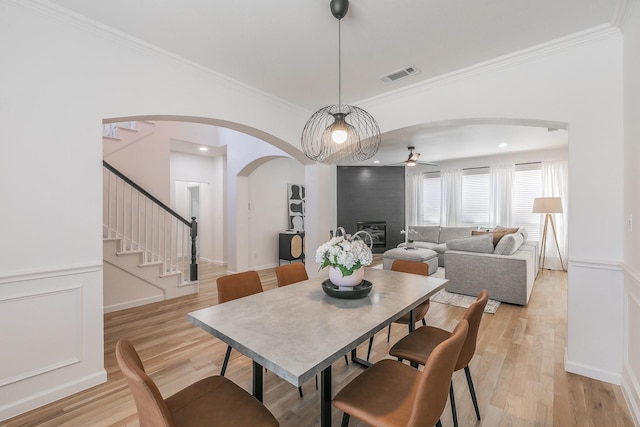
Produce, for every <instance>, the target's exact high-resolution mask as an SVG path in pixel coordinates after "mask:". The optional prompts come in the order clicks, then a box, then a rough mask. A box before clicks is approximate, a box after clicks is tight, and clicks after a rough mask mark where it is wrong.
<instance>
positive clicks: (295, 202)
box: [287, 184, 305, 231]
mask: <svg viewBox="0 0 640 427" xmlns="http://www.w3.org/2000/svg"><path fill="white" fill-rule="evenodd" d="M287 196H288V202H289V203H288V204H289V228H290V229H291V230H294V231H304V214H305V212H304V207H305V206H304V204H305V200H304V199H305V194H304V185H301V184H287Z"/></svg>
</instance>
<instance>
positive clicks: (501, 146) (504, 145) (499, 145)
mask: <svg viewBox="0 0 640 427" xmlns="http://www.w3.org/2000/svg"><path fill="white" fill-rule="evenodd" d="M506 146H507V143H506V142H503V143H502V144H498V147H500V148H504V147H506Z"/></svg>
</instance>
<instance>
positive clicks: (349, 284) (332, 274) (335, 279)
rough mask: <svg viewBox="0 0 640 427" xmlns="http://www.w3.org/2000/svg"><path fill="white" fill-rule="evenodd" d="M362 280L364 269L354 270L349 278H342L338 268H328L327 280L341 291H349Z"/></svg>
mask: <svg viewBox="0 0 640 427" xmlns="http://www.w3.org/2000/svg"><path fill="white" fill-rule="evenodd" d="M363 278H364V267H360V268H359V269H357V270H355V271H354V272H353V273H351V275H349V276H343V275H342V271H340V269H339V268H335V267H329V280H331V283H333V284H334V285H336V286H337V287H338V290H341V291H351V290H353V287H354V286H356V285H359V284H360V282H362V279H363Z"/></svg>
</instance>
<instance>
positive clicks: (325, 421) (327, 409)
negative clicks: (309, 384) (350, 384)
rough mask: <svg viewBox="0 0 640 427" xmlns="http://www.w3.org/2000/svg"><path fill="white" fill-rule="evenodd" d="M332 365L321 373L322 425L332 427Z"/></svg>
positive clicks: (322, 426)
mask: <svg viewBox="0 0 640 427" xmlns="http://www.w3.org/2000/svg"><path fill="white" fill-rule="evenodd" d="M331 397H332V396H331V365H329V366H327V368H325V369H324V370H323V371H322V373H321V374H320V426H321V427H331Z"/></svg>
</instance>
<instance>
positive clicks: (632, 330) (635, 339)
mask: <svg viewBox="0 0 640 427" xmlns="http://www.w3.org/2000/svg"><path fill="white" fill-rule="evenodd" d="M623 269H624V285H625V287H624V290H625V308H626V310H625V312H626V313H625V314H626V316H625V323H626V326H627V327H626V329H625V338H626V345H625V352H626V354H625V359H624V370H623V372H622V383H621V386H622V392H623V393H624V397H625V399H626V400H627V404H628V406H629V412H631V415H632V416H633V417H634V421H635V424H636V426H640V274H639V273H638V272H635V271H633V270H632V269H631V268H630V266H629V265H626V264H625V265H623Z"/></svg>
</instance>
